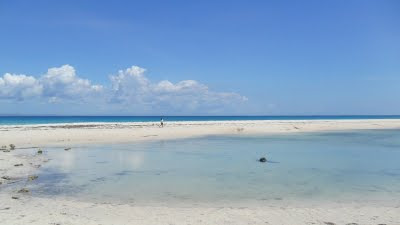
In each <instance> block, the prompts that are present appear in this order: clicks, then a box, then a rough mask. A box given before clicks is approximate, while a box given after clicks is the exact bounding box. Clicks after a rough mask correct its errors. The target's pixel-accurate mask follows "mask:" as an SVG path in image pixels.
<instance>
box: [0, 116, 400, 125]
mask: <svg viewBox="0 0 400 225" xmlns="http://www.w3.org/2000/svg"><path fill="white" fill-rule="evenodd" d="M161 118H163V119H164V121H228V120H346V119H400V115H341V116H337V115H336V116H335V115H332V116H331V115H325V116H320V115H318V116H162V115H161V116H0V125H24V124H26V125H28V124H49V123H51V124H54V123H88V122H109V123H119V122H158V121H160V119H161Z"/></svg>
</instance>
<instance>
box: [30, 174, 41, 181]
mask: <svg viewBox="0 0 400 225" xmlns="http://www.w3.org/2000/svg"><path fill="white" fill-rule="evenodd" d="M38 178H39V176H37V175H31V176H29V177H28V180H29V181H32V180H36V179H38Z"/></svg>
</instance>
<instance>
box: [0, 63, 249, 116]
mask: <svg viewBox="0 0 400 225" xmlns="http://www.w3.org/2000/svg"><path fill="white" fill-rule="evenodd" d="M145 73H146V69H144V68H141V67H138V66H132V67H130V68H127V69H125V70H120V71H118V72H117V74H114V75H111V76H110V83H109V85H106V86H105V87H103V86H102V85H98V84H92V82H91V81H90V80H87V79H83V78H81V77H79V76H77V74H76V71H75V69H74V68H73V67H72V66H70V65H63V66H61V67H54V68H50V69H48V70H47V72H46V73H45V74H43V75H41V76H39V77H38V78H35V77H33V76H27V75H18V74H10V73H6V74H4V75H3V77H0V99H9V100H19V101H23V100H27V99H32V98H37V99H40V100H44V101H46V102H49V103H60V102H63V101H68V102H70V103H71V102H77V103H79V102H90V101H91V100H92V101H96V102H97V103H99V102H102V104H103V106H107V104H114V105H115V104H118V105H120V106H121V107H127V108H128V107H129V108H135V109H143V110H142V112H146V110H147V112H148V111H149V110H157V111H171V112H177V111H178V112H187V111H192V110H198V109H200V108H201V109H206V110H212V109H216V108H223V107H226V106H229V105H230V106H235V105H237V104H238V103H242V102H245V101H247V98H246V97H244V96H241V95H239V94H237V93H233V92H217V91H212V90H210V89H209V87H208V86H207V85H205V84H202V83H200V82H198V81H195V80H183V81H179V82H176V83H173V82H171V81H168V80H163V81H159V82H152V81H151V80H150V79H149V78H148V77H147V76H146V75H145Z"/></svg>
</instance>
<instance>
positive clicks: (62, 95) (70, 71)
mask: <svg viewBox="0 0 400 225" xmlns="http://www.w3.org/2000/svg"><path fill="white" fill-rule="evenodd" d="M40 83H41V84H42V85H43V87H44V89H43V96H44V97H48V98H49V100H50V101H51V102H55V101H57V99H77V98H80V99H82V98H86V97H89V96H91V95H93V94H97V93H99V92H101V91H102V90H103V86H101V85H92V84H91V82H90V81H89V80H86V79H82V78H79V77H77V76H76V74H75V69H74V68H73V67H72V66H70V65H63V66H61V67H55V68H50V69H48V71H47V73H46V74H44V75H43V76H42V77H41V78H40Z"/></svg>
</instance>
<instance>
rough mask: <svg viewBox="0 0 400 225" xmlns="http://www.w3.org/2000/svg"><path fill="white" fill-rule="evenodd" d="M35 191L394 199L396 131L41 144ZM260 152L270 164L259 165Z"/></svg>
mask: <svg viewBox="0 0 400 225" xmlns="http://www.w3.org/2000/svg"><path fill="white" fill-rule="evenodd" d="M46 154H48V156H49V158H51V161H49V162H48V163H47V164H45V165H43V167H42V168H41V171H40V176H39V179H38V180H37V181H36V182H35V183H34V184H33V186H31V187H30V188H31V190H32V193H33V194H35V195H39V196H45V197H51V196H64V197H68V198H78V199H80V200H85V201H95V202H113V203H130V204H140V205H154V204H155V205H168V204H183V205H196V204H210V203H211V204H217V205H225V204H226V205H232V204H239V205H240V204H248V203H251V204H266V203H275V202H280V203H281V202H284V203H290V202H295V201H296V202H304V201H305V200H306V201H309V202H313V201H316V202H320V201H329V202H332V201H334V202H360V201H361V202H363V201H369V202H378V204H379V203H380V202H382V204H383V203H384V204H387V203H390V202H391V201H392V199H393V201H394V200H396V199H397V200H396V201H398V199H400V130H377V131H357V132H354V131H353V132H329V133H328V132H325V133H301V134H295V135H270V136H259V137H254V136H253V137H249V136H216V137H214V136H213V137H202V138H193V139H179V140H167V141H149V142H140V143H129V144H108V145H88V146H81V147H78V146H76V147H73V148H72V150H70V151H64V150H63V149H59V148H58V149H56V148H55V149H46ZM262 156H266V157H267V159H268V160H269V162H267V163H260V162H258V161H257V160H258V158H259V157H262Z"/></svg>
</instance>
